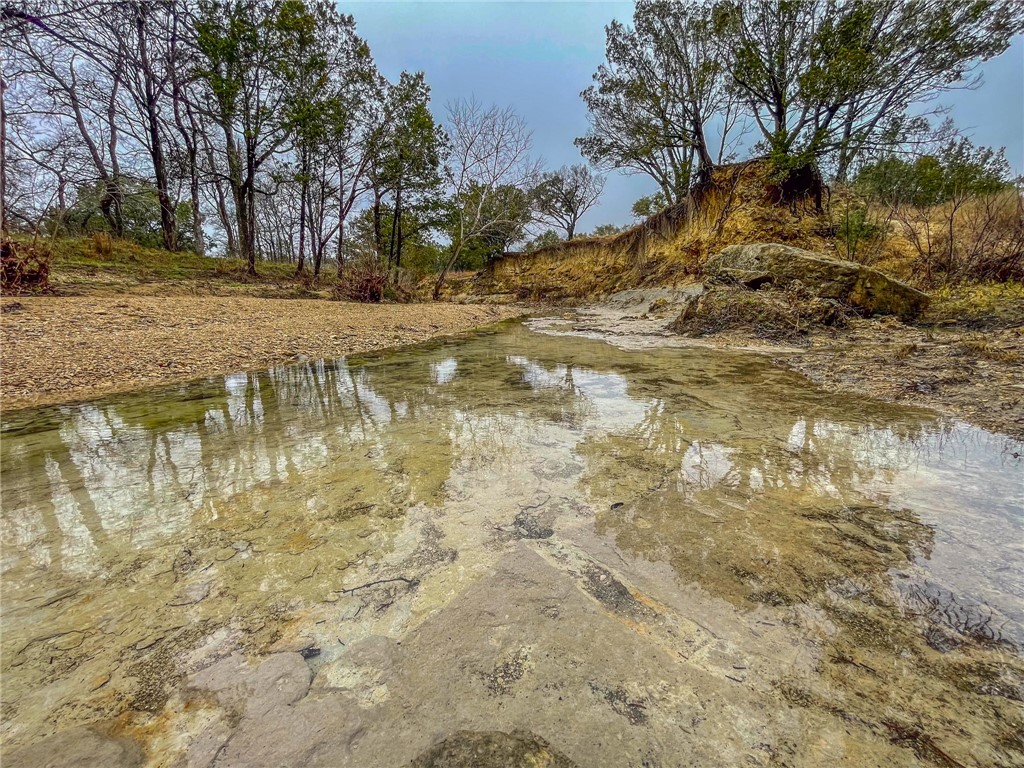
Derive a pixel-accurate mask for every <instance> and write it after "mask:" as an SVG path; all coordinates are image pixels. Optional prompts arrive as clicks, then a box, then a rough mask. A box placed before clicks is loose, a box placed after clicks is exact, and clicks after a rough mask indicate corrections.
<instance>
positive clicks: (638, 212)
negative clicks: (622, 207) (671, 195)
mask: <svg viewBox="0 0 1024 768" xmlns="http://www.w3.org/2000/svg"><path fill="white" fill-rule="evenodd" d="M667 207H668V200H666V199H665V195H664V194H663V193H661V192H655V193H654V194H651V195H645V196H644V197H641V198H640V199H639V200H637V201H636V202H635V203H633V207H632V209H631V211H632V213H633V218H635V219H639V220H641V221H643V220H644V219H649V218H651V216H655V215H657V214H659V213H661V212H662V211H663V210H665V209H666V208H667Z"/></svg>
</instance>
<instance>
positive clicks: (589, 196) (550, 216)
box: [534, 163, 605, 240]
mask: <svg viewBox="0 0 1024 768" xmlns="http://www.w3.org/2000/svg"><path fill="white" fill-rule="evenodd" d="M604 182H605V177H604V176H601V175H600V174H596V173H594V172H593V171H592V170H590V166H587V165H583V164H582V163H577V164H576V165H564V166H562V167H561V168H559V169H558V170H557V171H553V172H551V173H546V174H544V177H543V178H542V179H541V183H540V185H539V186H538V187H537V189H536V190H534V201H535V202H534V204H535V205H536V207H537V212H538V213H539V214H540V216H541V218H542V219H544V220H546V221H548V222H551V223H553V224H555V225H557V226H559V227H561V228H562V229H564V230H565V237H566V239H567V240H572V238H573V237H574V236H575V234H576V225H577V224H578V223H579V220H580V218H582V216H583V214H585V213H586V212H587V211H589V210H590V209H591V208H593V207H594V206H595V205H597V201H598V200H599V199H600V198H601V193H602V192H604Z"/></svg>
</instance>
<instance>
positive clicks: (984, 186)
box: [854, 137, 1011, 282]
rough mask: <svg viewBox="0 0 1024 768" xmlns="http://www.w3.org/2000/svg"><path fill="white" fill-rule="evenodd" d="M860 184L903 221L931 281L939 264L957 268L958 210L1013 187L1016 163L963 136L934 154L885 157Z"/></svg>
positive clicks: (862, 176)
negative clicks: (938, 223)
mask: <svg viewBox="0 0 1024 768" xmlns="http://www.w3.org/2000/svg"><path fill="white" fill-rule="evenodd" d="M854 185H855V188H857V189H858V190H859V191H860V192H861V193H862V194H864V195H865V196H866V197H868V198H869V199H872V200H877V201H879V202H881V203H883V204H884V205H886V206H888V207H889V209H890V210H891V211H892V213H893V215H894V216H895V217H896V218H897V219H898V220H899V221H900V223H901V224H902V225H903V231H904V233H905V234H906V236H907V239H909V240H910V241H911V243H913V245H914V247H915V248H916V250H917V251H918V254H919V255H920V256H921V258H922V262H923V266H924V273H925V274H924V279H925V280H926V281H929V282H930V281H932V279H933V277H934V276H933V272H934V270H935V269H936V268H938V269H940V270H943V271H945V272H947V273H949V272H952V271H953V270H954V267H955V263H956V260H957V253H956V248H957V240H958V238H957V233H956V231H955V230H956V219H957V215H958V212H959V211H960V210H961V209H962V208H963V207H964V206H965V205H966V204H967V203H968V202H969V201H970V200H972V199H977V198H983V197H985V196H988V195H993V194H994V193H997V192H1000V191H1002V190H1005V189H1008V188H1010V187H1011V180H1010V165H1009V163H1008V162H1007V160H1006V155H1005V151H1004V150H1003V149H998V150H997V149H993V148H992V147H978V146H975V145H974V144H973V143H972V142H971V141H970V140H969V139H967V138H964V137H960V138H954V139H949V140H947V141H945V142H944V143H943V144H942V145H941V146H940V147H939V148H938V149H937V151H935V152H934V153H933V154H928V155H921V156H919V157H916V158H907V157H901V156H897V155H889V156H885V157H882V158H879V159H878V160H876V161H874V162H872V163H868V164H866V165H864V166H863V167H862V168H861V169H860V171H859V172H858V174H857V176H856V178H855V180H854ZM936 219H940V220H941V221H942V227H941V228H940V229H939V230H936V229H935V227H934V226H933V222H934V221H935V220H936ZM940 233H941V234H942V236H943V238H944V243H943V242H941V238H939V237H938V236H939V234H940Z"/></svg>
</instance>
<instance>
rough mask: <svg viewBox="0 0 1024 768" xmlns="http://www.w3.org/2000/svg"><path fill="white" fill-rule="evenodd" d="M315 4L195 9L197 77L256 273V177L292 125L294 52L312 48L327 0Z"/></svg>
mask: <svg viewBox="0 0 1024 768" xmlns="http://www.w3.org/2000/svg"><path fill="white" fill-rule="evenodd" d="M311 2H312V0H311ZM313 8H314V10H312V11H311V10H310V3H307V2H303V1H302V0H284V2H274V1H273V0H230V1H226V0H203V2H202V3H201V5H200V8H199V18H198V21H197V31H198V35H197V47H198V49H199V52H200V54H201V56H202V62H201V64H200V67H199V68H198V76H199V77H200V78H201V79H202V80H203V81H204V82H205V84H206V85H207V87H208V89H209V92H210V94H211V98H210V99H209V103H208V104H207V110H208V114H209V116H210V118H211V119H212V120H213V121H214V122H215V123H216V124H217V125H218V126H219V127H220V129H221V131H222V132H223V134H224V142H225V148H226V154H227V165H228V173H227V176H228V184H229V185H230V187H231V195H232V198H233V202H234V208H235V216H236V219H237V228H238V237H239V246H240V250H241V255H242V257H243V258H244V259H245V260H246V262H247V264H248V270H249V272H250V273H251V274H255V273H256V194H257V191H258V190H257V175H258V173H259V172H260V169H261V168H262V167H263V166H264V165H265V164H266V163H267V162H268V161H269V160H271V159H272V158H273V157H274V156H275V155H277V154H278V153H279V152H281V151H283V149H284V148H285V146H286V144H287V142H288V141H289V139H290V138H291V137H292V134H293V132H294V130H295V128H296V120H297V118H298V114H297V111H296V108H295V104H294V98H293V89H295V88H296V87H297V83H296V77H297V66H296V62H295V61H294V60H293V58H294V56H296V55H297V54H296V51H303V50H308V49H309V48H310V47H311V45H312V43H311V42H310V41H309V38H310V36H311V34H312V30H314V29H315V27H316V24H317V19H322V18H324V17H326V14H327V11H326V4H324V3H317V4H316V5H314V6H313ZM303 66H304V65H303ZM306 74H308V76H309V77H310V78H311V79H315V78H316V77H318V75H316V74H310V73H306ZM299 123H300V124H303V121H302V119H299Z"/></svg>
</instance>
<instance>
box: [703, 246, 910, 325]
mask: <svg viewBox="0 0 1024 768" xmlns="http://www.w3.org/2000/svg"><path fill="white" fill-rule="evenodd" d="M704 273H705V275H706V276H707V277H708V279H710V280H712V281H724V282H737V283H740V284H742V285H744V286H745V287H747V288H754V289H756V288H759V287H761V286H762V285H765V284H775V285H776V286H778V287H782V286H784V285H787V284H789V283H791V282H793V281H794V280H797V281H799V282H800V283H802V284H803V285H804V287H806V288H807V289H808V290H809V291H810V292H811V293H812V294H814V295H815V296H817V297H819V298H822V299H834V300H835V301H840V302H842V303H843V304H846V305H847V306H850V307H855V308H856V309H858V310H860V311H861V312H863V313H864V314H867V315H876V314H877V315H898V316H899V317H901V318H903V319H904V320H910V319H913V318H914V317H916V316H917V315H919V314H920V313H921V312H922V311H923V310H924V309H925V308H926V307H927V306H928V296H927V294H924V293H922V292H921V291H919V290H917V289H916V288H911V287H910V286H909V285H906V284H905V283H901V282H900V281H899V280H893V279H892V278H891V277H889V276H887V275H884V274H882V273H881V272H879V271H878V270H877V269H872V268H871V267H866V266H864V265H863V264H857V263H856V262H853V261H843V260H842V259H835V258H832V257H830V256H822V255H821V254H819V253H813V252H812V251H805V250H804V249H802V248H794V247H793V246H790V245H780V244H778V243H751V244H749V245H730V246H729V247H728V248H726V249H725V250H723V251H722V252H721V253H719V254H718V255H716V256H713V257H712V258H711V259H709V260H708V262H707V264H706V265H705V266H704Z"/></svg>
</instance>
